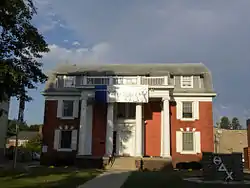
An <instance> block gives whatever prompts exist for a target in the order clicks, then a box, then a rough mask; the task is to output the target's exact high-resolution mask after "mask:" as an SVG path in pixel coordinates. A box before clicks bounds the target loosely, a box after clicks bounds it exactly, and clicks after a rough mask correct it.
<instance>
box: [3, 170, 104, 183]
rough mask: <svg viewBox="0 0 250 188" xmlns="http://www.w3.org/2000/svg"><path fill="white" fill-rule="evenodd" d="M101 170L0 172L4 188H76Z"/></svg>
mask: <svg viewBox="0 0 250 188" xmlns="http://www.w3.org/2000/svg"><path fill="white" fill-rule="evenodd" d="M100 173H101V171H100V170H77V169H73V168H62V167H55V168H48V167H37V168H34V169H31V170H29V172H27V171H23V170H19V171H10V170H8V171H0V187H3V188H59V187H60V188H64V187H65V188H66V187H67V188H68V187H69V188H71V187H72V188H75V187H77V186H78V185H81V184H84V183H85V182H86V181H88V180H90V179H92V178H94V177H96V176H97V175H99V174H100Z"/></svg>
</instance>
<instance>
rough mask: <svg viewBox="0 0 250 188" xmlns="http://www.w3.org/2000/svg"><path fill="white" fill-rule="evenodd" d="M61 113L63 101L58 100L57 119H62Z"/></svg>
mask: <svg viewBox="0 0 250 188" xmlns="http://www.w3.org/2000/svg"><path fill="white" fill-rule="evenodd" d="M62 111H63V100H58V101H57V117H58V118H61V117H62Z"/></svg>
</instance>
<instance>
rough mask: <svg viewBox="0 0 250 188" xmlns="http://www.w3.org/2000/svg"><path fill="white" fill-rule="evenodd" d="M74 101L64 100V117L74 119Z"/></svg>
mask: <svg viewBox="0 0 250 188" xmlns="http://www.w3.org/2000/svg"><path fill="white" fill-rule="evenodd" d="M73 111H74V101H73V100H64V101H63V117H73Z"/></svg>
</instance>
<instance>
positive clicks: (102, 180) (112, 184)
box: [78, 170, 131, 188]
mask: <svg viewBox="0 0 250 188" xmlns="http://www.w3.org/2000/svg"><path fill="white" fill-rule="evenodd" d="M130 173H131V171H121V170H116V171H107V172H105V173H103V174H101V175H100V176H97V177H96V178H94V179H92V180H90V181H88V182H86V183H85V184H83V185H81V186H79V187H78V188H103V187H105V188H120V187H121V186H122V185H123V183H124V182H125V181H126V180H127V178H128V176H129V175H130Z"/></svg>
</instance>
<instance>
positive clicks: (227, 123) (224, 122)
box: [220, 116, 231, 129]
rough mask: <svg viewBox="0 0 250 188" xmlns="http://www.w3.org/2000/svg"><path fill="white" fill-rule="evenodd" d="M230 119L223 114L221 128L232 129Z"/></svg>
mask: <svg viewBox="0 0 250 188" xmlns="http://www.w3.org/2000/svg"><path fill="white" fill-rule="evenodd" d="M230 124H231V123H230V120H229V118H228V117H226V116H223V117H222V118H221V120H220V128H222V129H230Z"/></svg>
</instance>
